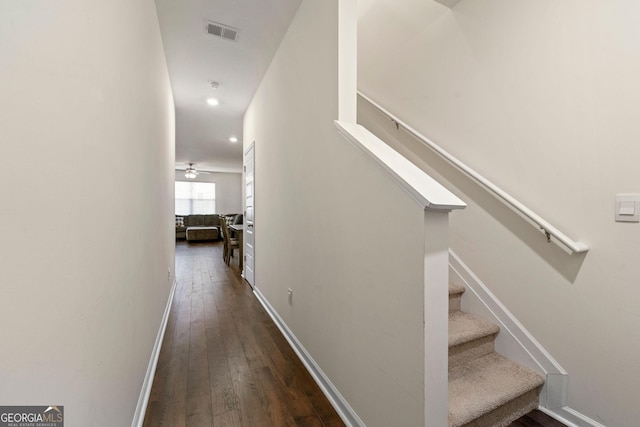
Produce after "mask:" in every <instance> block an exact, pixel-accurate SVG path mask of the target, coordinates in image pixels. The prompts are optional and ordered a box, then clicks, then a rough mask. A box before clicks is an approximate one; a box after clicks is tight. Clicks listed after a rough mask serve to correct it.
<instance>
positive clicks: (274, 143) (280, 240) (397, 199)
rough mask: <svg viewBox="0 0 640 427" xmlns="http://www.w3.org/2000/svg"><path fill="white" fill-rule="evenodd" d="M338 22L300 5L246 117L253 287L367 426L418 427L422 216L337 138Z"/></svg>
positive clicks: (314, 5)
mask: <svg viewBox="0 0 640 427" xmlns="http://www.w3.org/2000/svg"><path fill="white" fill-rule="evenodd" d="M337 13H338V1H337V0H305V1H303V2H302V4H301V6H300V9H299V10H298V13H297V15H296V17H295V19H294V21H293V23H292V24H291V27H290V28H289V30H288V32H287V34H286V36H285V38H284V39H283V41H282V44H281V45H280V48H279V50H278V52H277V54H276V55H275V57H274V59H273V61H272V63H271V66H270V67H269V70H268V72H267V73H266V75H265V77H264V80H263V81H262V84H261V85H260V88H259V89H258V91H257V93H256V95H255V97H254V99H253V101H252V103H251V105H250V107H249V110H248V111H247V113H246V115H245V124H244V140H245V141H246V143H247V144H248V143H250V142H252V141H255V162H256V164H255V171H256V172H255V194H256V198H255V248H256V252H255V253H256V257H255V285H256V286H257V288H258V289H259V290H260V291H261V292H262V293H263V294H264V295H265V296H266V298H267V299H268V300H269V303H270V304H271V305H272V306H273V307H274V308H275V309H276V310H277V312H278V313H279V315H280V316H281V317H282V318H283V319H284V321H285V322H286V324H287V325H288V326H289V328H290V329H291V330H292V331H293V333H294V334H295V335H296V336H297V337H298V339H299V340H300V341H301V342H302V344H303V345H304V347H305V348H306V349H307V350H308V351H309V353H310V354H311V356H312V357H313V358H314V359H315V361H316V362H317V363H318V364H319V366H320V368H321V369H322V370H323V371H324V372H325V373H326V374H327V375H328V377H329V379H330V380H331V381H332V382H333V384H334V385H335V386H336V387H337V388H338V390H339V391H340V393H342V395H343V396H344V397H345V398H346V400H347V401H348V403H349V404H350V405H351V406H352V407H353V408H354V409H355V411H356V412H357V414H358V415H359V416H360V418H361V419H362V420H363V421H364V422H365V424H366V425H367V426H369V427H376V426H385V427H386V426H391V425H397V426H401V425H402V426H417V425H423V424H424V423H423V418H424V416H423V408H424V399H423V373H424V359H423V356H424V351H423V335H422V334H423V329H422V325H423V303H422V300H423V283H422V277H423V246H424V241H423V235H424V234H423V233H424V229H423V228H424V213H423V211H422V210H421V209H420V208H419V207H418V205H417V204H415V202H413V201H412V200H411V199H410V198H409V196H407V195H406V194H405V193H404V192H403V191H402V190H399V188H398V187H397V186H396V185H395V184H394V183H393V182H391V180H390V179H388V178H387V176H386V175H383V174H382V172H381V171H380V170H379V169H378V167H377V166H376V165H375V164H373V163H372V162H371V161H370V160H369V159H368V158H366V157H365V156H364V155H363V154H362V153H361V152H360V151H358V150H357V149H356V148H355V147H353V146H351V145H350V144H349V143H348V142H346V141H345V140H343V139H342V137H340V136H339V135H338V133H337V130H336V128H335V126H334V123H333V121H334V120H335V119H336V118H337V117H338V81H337V77H338V46H337V43H338V41H337V30H338V16H337ZM245 148H246V147H245ZM394 242H399V243H394ZM288 288H291V289H292V290H293V298H292V304H290V303H289V300H288V293H287V289H288Z"/></svg>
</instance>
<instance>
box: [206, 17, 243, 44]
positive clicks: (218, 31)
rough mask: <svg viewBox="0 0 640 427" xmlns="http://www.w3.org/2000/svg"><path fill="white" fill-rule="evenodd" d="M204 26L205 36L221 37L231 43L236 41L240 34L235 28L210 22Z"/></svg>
mask: <svg viewBox="0 0 640 427" xmlns="http://www.w3.org/2000/svg"><path fill="white" fill-rule="evenodd" d="M205 25H206V26H205V31H206V32H207V34H210V35H212V36H216V37H222V38H223V39H227V40H231V41H232V42H234V41H236V40H238V33H240V30H238V29H237V28H233V27H230V26H228V25H224V24H219V23H217V22H212V21H206V22H205Z"/></svg>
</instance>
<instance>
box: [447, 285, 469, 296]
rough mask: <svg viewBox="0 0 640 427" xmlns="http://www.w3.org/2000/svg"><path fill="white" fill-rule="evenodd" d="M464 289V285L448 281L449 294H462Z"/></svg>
mask: <svg viewBox="0 0 640 427" xmlns="http://www.w3.org/2000/svg"><path fill="white" fill-rule="evenodd" d="M464 291H465V287H464V286H462V285H459V284H457V283H449V296H451V295H457V294H462V293H464Z"/></svg>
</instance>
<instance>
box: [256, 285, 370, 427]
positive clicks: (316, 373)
mask: <svg viewBox="0 0 640 427" xmlns="http://www.w3.org/2000/svg"><path fill="white" fill-rule="evenodd" d="M253 293H254V295H255V296H256V298H258V301H260V304H262V306H263V307H264V309H265V310H266V311H267V313H268V314H269V316H270V317H271V319H272V320H273V321H274V322H275V324H276V326H277V327H278V329H280V332H281V333H282V335H284V337H285V339H286V340H287V342H288V343H289V345H290V346H291V348H292V349H293V351H295V353H296V354H297V355H298V357H299V358H300V360H301V361H302V363H303V364H304V366H305V368H307V371H309V373H310V374H311V376H312V377H313V379H314V381H315V382H316V383H317V384H318V386H319V387H320V389H321V390H322V392H323V393H324V395H325V396H326V397H327V399H329V402H330V403H331V405H332V406H333V408H334V409H335V410H336V412H337V413H338V415H340V418H341V419H342V421H343V422H344V423H345V424H346V425H347V427H365V424H364V422H362V420H361V419H360V418H359V417H358V414H356V412H355V411H354V410H353V408H351V406H350V405H349V403H348V402H347V401H346V400H345V398H344V397H343V396H342V395H341V394H340V392H339V391H338V389H337V388H336V387H335V386H334V385H333V383H332V382H331V381H330V380H329V378H328V377H327V375H326V374H325V373H324V372H323V371H322V369H320V366H318V364H317V363H316V362H315V360H313V358H312V357H311V355H310V354H309V352H307V350H306V349H305V348H304V346H303V345H302V343H301V342H300V341H299V340H298V338H296V336H295V335H294V334H293V332H292V331H291V329H289V327H288V326H287V324H286V323H285V322H284V320H282V318H281V317H280V315H279V314H278V312H277V311H276V310H275V309H274V308H273V307H272V306H271V304H269V301H267V299H266V298H265V296H264V295H263V294H262V292H260V290H259V289H258V288H257V287H255V288H253Z"/></svg>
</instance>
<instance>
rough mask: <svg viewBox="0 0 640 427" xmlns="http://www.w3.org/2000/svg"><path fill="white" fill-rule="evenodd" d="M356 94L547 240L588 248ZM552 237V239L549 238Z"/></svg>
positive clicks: (575, 249) (581, 249)
mask: <svg viewBox="0 0 640 427" xmlns="http://www.w3.org/2000/svg"><path fill="white" fill-rule="evenodd" d="M358 95H359V96H360V97H361V98H362V99H364V100H365V101H367V102H368V103H369V104H371V105H373V106H374V107H376V108H377V109H378V110H380V111H381V112H382V113H384V114H385V115H386V116H387V117H389V118H390V119H391V120H392V121H393V122H394V123H395V124H396V126H397V127H398V128H400V127H402V128H403V129H404V130H406V131H407V132H408V133H409V134H411V135H412V136H413V137H415V138H417V139H418V140H420V141H421V142H422V143H424V144H425V145H427V146H428V147H429V148H431V149H432V150H433V151H435V152H436V153H437V154H438V155H439V156H440V157H442V158H443V159H445V160H446V161H447V162H449V163H450V164H452V165H453V166H455V167H456V168H458V169H459V170H460V171H462V172H464V174H465V175H467V176H468V177H470V178H471V179H473V180H474V181H476V182H477V183H478V184H480V185H482V186H483V187H484V188H486V189H487V190H489V192H491V193H493V195H494V196H495V197H496V198H498V199H499V200H500V201H502V202H503V203H504V204H506V205H507V206H508V207H510V208H511V209H513V210H514V211H515V212H516V213H518V214H520V215H521V216H522V217H523V218H525V219H527V220H529V221H530V222H531V223H532V224H534V225H535V226H537V227H539V228H540V230H541V231H542V232H543V233H544V234H545V235H546V236H547V241H549V242H551V241H553V242H555V243H556V244H559V246H561V247H562V248H563V249H565V250H567V249H568V250H569V253H582V252H587V251H588V250H589V247H588V246H587V245H586V244H584V243H583V242H576V241H575V240H573V239H571V238H570V237H569V236H567V235H566V234H564V233H563V232H562V231H560V230H558V229H557V228H556V227H554V226H553V225H552V224H550V223H549V222H548V221H546V220H545V219H543V218H542V217H540V215H538V214H536V213H535V212H533V211H532V210H531V209H529V208H528V207H526V206H525V205H523V204H522V203H521V202H519V201H518V200H516V199H515V198H514V197H513V196H512V195H510V194H509V193H507V192H506V191H504V190H503V189H501V188H500V187H498V186H497V185H495V184H494V183H493V182H491V181H489V180H488V179H486V178H485V177H484V176H482V175H480V174H479V173H478V172H476V171H475V170H473V169H471V168H470V167H469V166H467V165H466V164H465V163H463V162H462V161H460V160H459V159H457V158H456V157H454V156H453V155H452V154H451V153H449V152H448V151H446V150H445V149H443V148H442V147H440V146H438V145H436V144H435V143H434V142H433V141H431V140H430V139H429V138H427V137H426V136H424V135H422V134H421V133H420V132H418V131H417V130H415V129H413V128H412V127H411V126H409V125H408V124H406V123H404V122H403V121H402V120H400V119H399V118H397V117H396V116H394V115H393V114H391V113H390V112H389V111H387V110H386V109H385V108H384V107H382V106H381V105H380V104H378V103H377V102H375V101H374V100H372V99H371V98H369V97H368V96H367V95H365V94H364V93H362V92H361V91H358ZM552 237H553V239H551V238H552Z"/></svg>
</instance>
